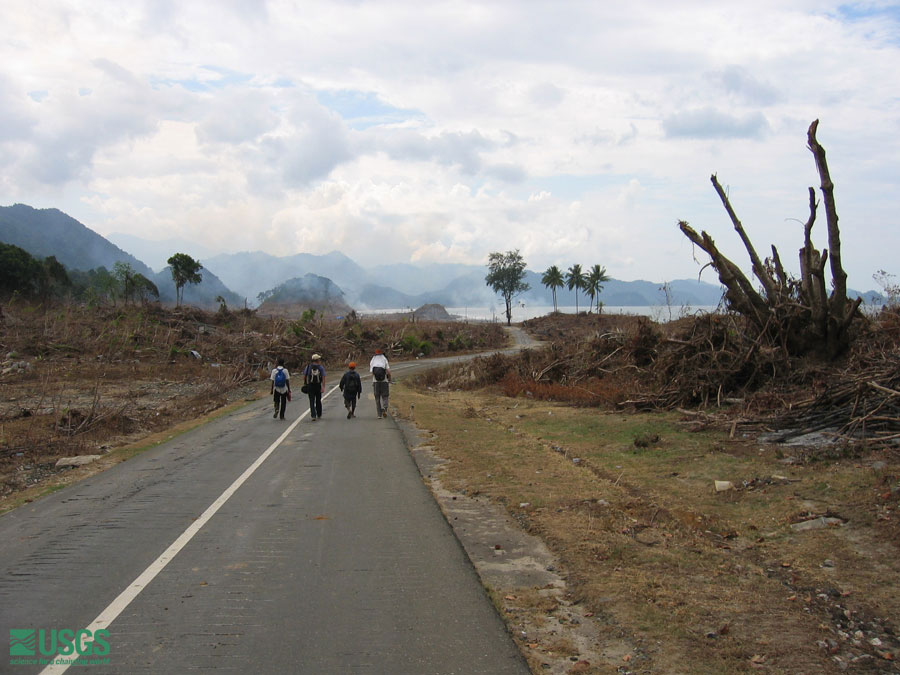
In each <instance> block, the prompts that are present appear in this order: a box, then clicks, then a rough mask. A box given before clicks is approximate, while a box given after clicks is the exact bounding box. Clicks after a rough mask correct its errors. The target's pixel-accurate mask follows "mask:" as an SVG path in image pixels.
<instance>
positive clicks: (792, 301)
mask: <svg viewBox="0 0 900 675" xmlns="http://www.w3.org/2000/svg"><path fill="white" fill-rule="evenodd" d="M818 124H819V121H818V120H816V121H814V122H813V123H812V124H811V125H810V126H809V130H808V132H807V140H808V144H809V149H810V151H811V152H812V154H813V157H814V158H815V162H816V169H817V171H818V173H819V178H820V183H821V190H822V195H823V199H824V203H825V216H826V221H827V227H828V246H829V248H828V249H823V250H822V251H821V252H820V251H818V250H816V248H815V247H814V246H813V244H812V236H811V234H812V228H813V225H814V223H815V220H816V210H817V206H818V205H817V203H816V196H815V190H814V189H813V188H809V219H808V220H807V221H806V224H805V225H804V226H803V234H804V242H803V248H801V249H800V279H799V281H798V280H794V279H791V278H790V277H789V276H788V274H787V273H786V272H785V270H784V266H783V265H782V263H781V258H780V257H779V255H778V251H777V249H776V248H775V247H774V246H773V247H772V257H771V258H769V259H767V260H765V261H763V260H761V259H760V257H759V255H758V254H757V252H756V249H755V248H754V246H753V243H752V242H751V240H750V237H748V236H747V233H746V231H745V230H744V226H743V224H742V223H741V221H740V219H739V218H738V217H737V214H736V213H735V211H734V208H733V207H732V206H731V202H730V201H729V199H728V195H727V194H725V191H724V190H723V189H722V186H721V185H720V184H719V181H718V179H717V178H716V176H715V174H713V175H712V176H711V177H710V180H711V181H712V184H713V187H714V188H715V190H716V193H717V194H718V195H719V199H720V200H721V201H722V204H723V206H724V207H725V210H726V211H727V213H728V216H729V217H730V218H731V222H732V225H733V226H734V229H735V231H736V232H737V233H738V236H739V237H740V238H741V242H742V243H743V245H744V248H745V249H746V251H747V254H748V255H749V257H750V264H751V269H752V270H753V275H754V276H755V277H756V279H757V280H758V282H759V285H760V287H761V288H760V290H759V291H757V290H756V289H755V288H754V286H753V284H752V283H751V281H750V279H748V278H747V277H746V275H744V273H743V272H742V271H741V270H740V268H739V267H738V266H737V265H735V264H734V263H733V262H732V261H731V260H729V259H728V258H727V257H725V256H724V255H723V254H722V253H721V252H720V251H719V250H718V248H717V247H716V244H715V242H714V241H713V240H712V237H710V236H709V235H708V234H707V233H706V232H701V233H700V234H698V233H697V232H696V231H695V230H694V229H693V228H691V227H690V225H688V223H687V222H685V221H679V223H678V226H679V228H680V229H681V231H682V233H683V234H684V235H685V236H686V237H687V238H688V239H690V240H691V241H692V242H693V243H694V244H695V245H696V246H698V247H699V248H701V249H702V250H704V251H705V252H706V253H707V254H708V255H709V257H710V260H711V263H710V264H711V265H712V266H713V268H714V269H715V270H716V272H717V273H718V275H719V281H721V282H722V285H724V286H725V289H726V292H725V298H726V300H727V302H728V305H729V307H731V308H732V309H733V310H735V311H736V312H738V313H740V314H742V315H743V316H745V317H746V318H747V319H748V320H749V321H750V323H751V324H752V325H753V326H754V327H755V328H756V330H757V331H758V333H759V334H760V335H762V334H766V335H768V336H769V337H770V338H772V339H773V340H774V341H777V342H778V343H779V344H781V345H783V346H784V348H785V349H786V350H787V351H788V353H789V354H791V355H799V354H803V353H807V352H810V351H812V352H815V353H818V354H819V355H821V356H823V357H825V358H828V359H832V358H834V357H836V356H838V355H839V354H840V353H842V352H843V351H844V350H845V349H846V347H847V345H848V343H849V329H850V324H851V323H852V321H853V319H854V318H855V317H857V316H859V315H860V314H859V305H860V302H861V299H859V298H857V300H856V301H855V302H851V301H850V300H849V299H848V298H847V274H846V272H844V269H843V267H842V266H841V237H840V230H839V228H838V217H837V211H836V209H835V202H834V183H833V182H832V180H831V175H830V173H829V171H828V164H827V163H826V161H825V149H824V148H823V147H822V146H821V145H819V143H818V141H817V140H816V130H817V128H818ZM829 251H830V255H829ZM828 262H830V263H831V269H830V271H831V278H832V285H833V290H832V293H831V296H829V295H828V292H827V283H826V280H825V266H826V264H827V263H828Z"/></svg>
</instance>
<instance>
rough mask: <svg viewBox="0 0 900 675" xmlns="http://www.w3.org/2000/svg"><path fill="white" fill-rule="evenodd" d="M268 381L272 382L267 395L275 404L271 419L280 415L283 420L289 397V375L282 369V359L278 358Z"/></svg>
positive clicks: (286, 370) (285, 369)
mask: <svg viewBox="0 0 900 675" xmlns="http://www.w3.org/2000/svg"><path fill="white" fill-rule="evenodd" d="M269 379H270V380H271V381H272V388H271V391H269V394H270V395H272V396H273V400H274V402H275V414H274V415H272V418H273V419H277V418H278V416H279V414H280V415H281V419H284V409H285V408H286V407H287V402H288V400H289V399H290V397H291V374H290V373H289V372H288V369H287V368H285V367H284V359H283V358H281V357H279V358H278V365H277V366H276V367H275V368H273V369H272V374H271V375H269Z"/></svg>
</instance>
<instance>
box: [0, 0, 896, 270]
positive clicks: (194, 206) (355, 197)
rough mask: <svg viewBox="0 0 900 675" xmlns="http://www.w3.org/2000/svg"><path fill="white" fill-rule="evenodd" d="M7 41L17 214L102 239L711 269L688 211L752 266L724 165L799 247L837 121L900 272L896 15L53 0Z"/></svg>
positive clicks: (862, 10)
mask: <svg viewBox="0 0 900 675" xmlns="http://www.w3.org/2000/svg"><path fill="white" fill-rule="evenodd" d="M0 25H3V26H4V28H5V30H4V35H5V37H4V38H3V39H2V40H0V58H2V59H3V63H4V72H3V73H2V74H0V190H2V194H3V195H4V197H3V200H2V201H3V203H13V202H25V203H30V204H33V205H35V206H56V207H59V208H61V209H63V210H65V211H67V212H69V213H70V214H71V215H73V216H74V217H76V218H78V219H79V220H82V221H83V222H85V224H87V225H89V226H91V227H95V228H96V229H98V230H99V231H101V233H109V232H113V231H125V232H131V233H133V234H137V235H141V236H146V237H151V238H162V237H163V236H182V237H186V238H192V237H193V238H196V239H198V240H202V241H203V242H204V243H206V244H207V245H211V246H213V247H218V248H219V250H236V249H257V248H259V249H264V250H268V251H271V252H273V253H284V254H288V253H294V252H297V251H300V250H306V251H310V252H319V253H323V252H327V251H330V250H332V249H341V250H343V251H344V252H346V253H347V254H349V255H351V256H352V257H354V258H356V259H358V260H359V261H360V262H363V263H366V264H371V263H375V262H385V261H401V260H410V259H415V260H419V261H429V260H434V261H458V262H472V263H478V264H481V263H482V262H483V261H484V259H485V257H486V254H487V252H489V251H491V250H507V249H510V248H520V249H521V250H522V252H523V254H524V255H525V256H526V260H527V261H528V263H529V265H530V266H531V267H533V268H535V269H543V268H545V267H546V266H547V265H549V264H554V263H555V264H560V265H564V266H566V267H567V266H568V265H570V264H571V263H572V262H581V263H582V264H593V263H594V262H597V263H600V264H603V265H606V267H607V269H608V270H609V271H610V273H611V274H612V275H613V276H620V277H622V278H635V277H644V278H653V279H657V280H662V279H663V278H675V277H684V276H692V275H693V274H694V273H695V272H696V267H695V266H694V264H693V262H692V261H691V247H690V245H689V243H688V242H686V240H684V238H683V237H682V236H681V235H680V233H678V232H677V229H676V228H675V222H676V221H677V220H678V219H679V218H685V219H687V220H689V221H691V222H692V224H694V225H695V226H696V227H698V228H707V229H709V230H710V232H711V234H713V236H714V237H715V238H716V239H717V242H720V243H721V244H722V246H723V247H726V248H728V247H731V248H730V249H729V250H730V252H732V253H733V255H734V256H735V258H736V259H738V260H743V257H742V251H741V250H740V248H739V244H737V245H735V244H734V242H732V241H731V236H732V234H733V232H732V231H731V229H730V224H729V223H728V221H727V217H726V216H725V215H724V212H723V211H722V209H721V205H720V204H719V203H718V200H717V198H716V196H715V194H714V193H713V191H712V188H711V187H710V185H709V175H710V174H711V173H713V172H716V173H718V174H719V176H720V179H722V180H723V181H724V182H726V183H727V184H728V185H729V186H730V187H729V189H730V190H731V191H732V195H733V196H734V199H735V203H736V208H738V209H739V214H740V216H741V217H742V220H743V221H744V223H745V225H746V226H747V227H748V230H749V231H750V233H751V236H752V237H753V238H754V240H755V242H756V244H757V247H758V248H759V249H767V248H768V246H767V245H768V244H769V243H775V244H776V245H778V246H779V249H780V250H781V252H782V256H783V257H785V258H788V257H789V256H790V253H789V252H790V251H792V250H794V249H796V248H799V244H800V242H799V241H798V239H797V236H796V233H795V232H793V230H792V229H791V227H790V225H789V223H790V222H791V221H790V220H786V219H789V218H800V219H805V208H806V187H807V186H808V185H816V184H817V176H816V174H815V170H814V167H813V164H812V159H811V157H810V156H809V153H808V151H807V150H806V148H805V144H806V141H805V132H806V127H807V126H808V124H809V123H810V121H812V120H813V119H815V118H820V119H821V120H822V122H821V125H820V140H821V141H822V142H823V145H825V147H826V149H827V150H828V152H829V161H830V163H831V168H832V175H833V177H834V178H835V182H836V185H837V190H836V192H837V199H838V209H839V212H840V215H841V223H842V226H843V227H844V228H845V233H846V234H845V242H844V259H845V263H846V265H847V267H848V271H849V272H850V275H851V280H850V281H851V285H856V286H859V287H868V286H870V285H871V284H870V276H871V273H872V272H873V271H875V270H877V269H879V268H885V269H888V270H889V271H890V270H891V268H892V266H895V265H896V264H895V263H894V261H893V260H892V258H891V257H890V256H889V253H888V252H889V251H892V250H896V248H897V245H898V244H900V234H898V232H900V228H897V218H898V216H897V209H896V197H895V195H896V193H897V189H898V182H900V179H898V170H897V168H896V160H895V158H896V156H897V155H898V154H900V153H898V151H900V147H898V146H900V143H898V141H897V140H896V139H897V138H898V136H897V133H896V132H897V131H898V127H900V124H898V122H897V115H896V91H895V89H896V86H895V84H894V82H895V80H896V76H895V75H894V73H895V72H896V70H897V68H898V66H900V39H898V38H900V29H898V17H897V13H896V12H895V11H894V12H891V11H888V7H887V6H886V5H882V4H879V3H864V4H849V5H848V4H839V3H837V2H833V3H830V4H828V3H826V4H823V3H822V2H818V1H817V2H813V0H789V1H787V2H784V1H781V0H778V1H776V0H761V1H760V2H755V3H731V4H728V5H722V6H715V7H714V6H711V5H709V3H706V2H700V0H684V1H681V2H678V3H666V4H660V3H655V2H644V1H639V2H636V3H619V4H617V5H610V4H609V3H569V2H564V3H553V4H550V3H527V4H525V5H523V4H522V3H519V2H514V1H513V0H508V1H502V0H501V1H498V2H463V3H452V4H444V3H421V2H411V0H390V1H386V0H374V1H371V2H350V1H347V2H340V1H338V2H333V1H331V0H329V1H327V2H326V1H325V0H322V1H321V2H316V1H311V2H308V3H304V5H303V9H302V11H300V10H299V9H298V8H297V7H296V5H295V4H294V3H292V2H289V1H288V0H270V1H269V2H262V1H260V2H252V3H250V2H244V1H243V0H229V1H228V2H211V1H208V2H204V1H202V0H201V1H198V2H191V3H177V2H171V1H159V2H145V3H119V2H112V0H97V1H96V2H93V3H87V4H85V3H77V2H72V1H71V0H47V1H46V2H41V3H30V4H29V3H5V4H3V5H2V6H0ZM538 197H539V198H538ZM872 242H879V245H878V246H872Z"/></svg>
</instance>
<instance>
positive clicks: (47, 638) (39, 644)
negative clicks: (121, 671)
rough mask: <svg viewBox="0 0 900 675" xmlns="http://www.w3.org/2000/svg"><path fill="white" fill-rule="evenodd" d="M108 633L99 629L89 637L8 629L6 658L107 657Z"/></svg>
mask: <svg viewBox="0 0 900 675" xmlns="http://www.w3.org/2000/svg"><path fill="white" fill-rule="evenodd" d="M108 638H109V631H108V630H106V629H104V628H101V629H100V630H96V631H94V632H93V633H92V632H91V631H89V630H87V629H86V628H82V629H81V630H70V629H68V628H64V629H62V630H57V629H55V628H54V629H52V630H46V629H44V628H41V629H38V630H36V629H33V628H10V630H9V655H10V656H13V657H15V656H38V654H40V655H41V656H44V657H56V656H76V655H77V656H106V655H108V654H109V642H107V639H108Z"/></svg>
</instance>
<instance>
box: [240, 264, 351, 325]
mask: <svg viewBox="0 0 900 675" xmlns="http://www.w3.org/2000/svg"><path fill="white" fill-rule="evenodd" d="M306 309H315V310H317V311H320V312H325V313H330V314H346V313H347V312H349V311H350V310H351V309H352V308H351V307H350V306H349V305H348V304H347V303H346V302H345V301H344V293H343V291H342V290H341V289H340V288H338V286H337V285H335V283H334V282H332V281H331V279H327V278H326V277H320V276H318V275H316V274H304V275H303V276H302V277H295V278H293V279H288V280H287V281H285V282H284V283H283V284H279V285H278V286H277V287H275V288H274V289H272V290H271V291H268V292H267V293H266V294H265V299H264V300H263V302H262V304H261V305H260V306H259V307H258V308H257V311H259V312H260V313H261V314H287V315H291V316H297V315H299V314H301V313H302V312H303V311H305V310H306Z"/></svg>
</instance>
